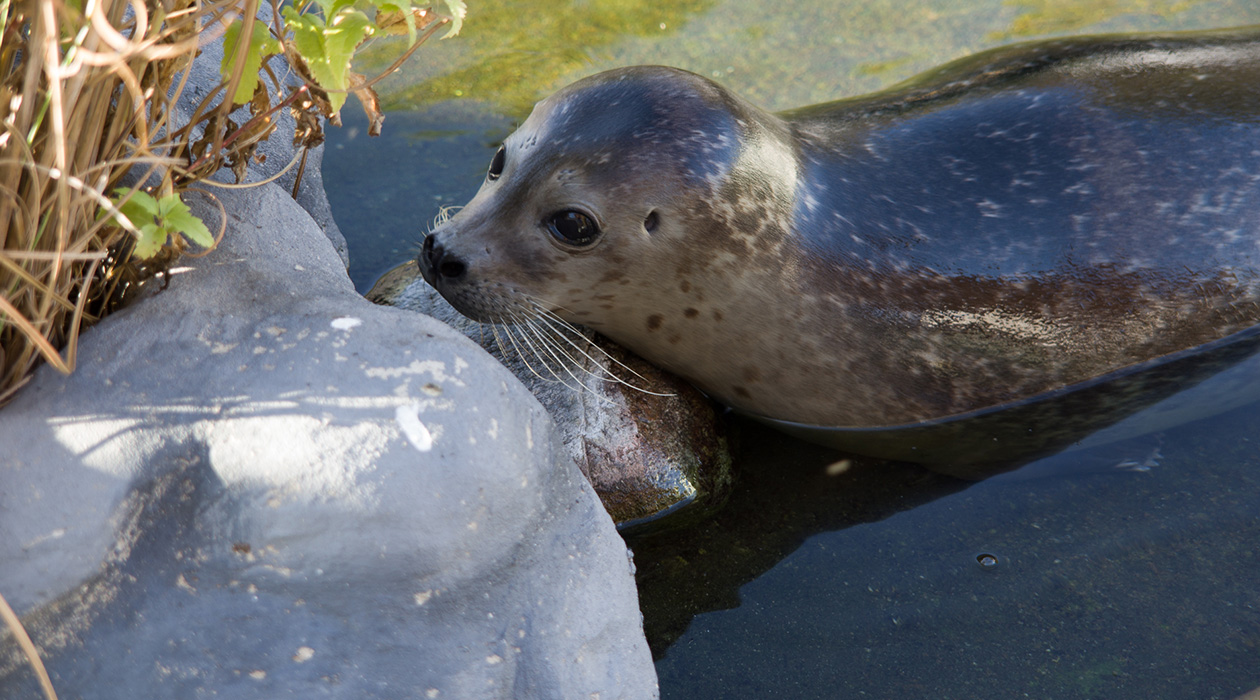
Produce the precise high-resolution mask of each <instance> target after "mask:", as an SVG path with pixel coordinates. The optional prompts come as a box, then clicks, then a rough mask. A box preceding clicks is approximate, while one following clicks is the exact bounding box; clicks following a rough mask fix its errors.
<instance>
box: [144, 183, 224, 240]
mask: <svg viewBox="0 0 1260 700" xmlns="http://www.w3.org/2000/svg"><path fill="white" fill-rule="evenodd" d="M158 205H159V206H160V207H161V214H160V215H159V218H160V219H162V221H163V224H164V227H165V228H166V229H167V230H168V231H170V232H171V233H174V232H176V231H178V232H179V233H181V234H183V235H184V237H186V238H187V239H188V240H190V241H192V242H193V243H196V244H197V245H199V246H201V247H202V248H212V247H214V236H212V235H210V229H208V228H206V225H205V224H204V223H202V221H201V219H198V218H197V217H195V216H193V213H192V210H190V209H189V208H188V205H187V204H184V203H183V202H182V201H180V199H179V195H178V194H174V193H172V194H170V195H169V196H166V197H163V198H162V199H161V200H160V201H159V202H158Z"/></svg>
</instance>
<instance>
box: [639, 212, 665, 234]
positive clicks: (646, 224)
mask: <svg viewBox="0 0 1260 700" xmlns="http://www.w3.org/2000/svg"><path fill="white" fill-rule="evenodd" d="M660 223H661V216H660V214H657V213H656V210H655V209H653V210H652V211H650V212H648V215H647V218H646V219H644V220H643V229H644V230H646V231H647V232H648V233H651V232H653V231H655V230H656V227H657V226H658V225H659V224H660Z"/></svg>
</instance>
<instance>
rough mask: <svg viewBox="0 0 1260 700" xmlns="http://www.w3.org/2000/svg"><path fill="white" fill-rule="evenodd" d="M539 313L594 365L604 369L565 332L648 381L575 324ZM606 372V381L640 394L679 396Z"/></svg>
mask: <svg viewBox="0 0 1260 700" xmlns="http://www.w3.org/2000/svg"><path fill="white" fill-rule="evenodd" d="M537 312H538V318H539V320H541V321H543V322H544V323H546V324H547V328H548V329H549V330H550V331H551V332H552V333H554V334H556V335H557V336H558V337H560V338H562V339H563V340H564V341H565V342H566V343H568V344H569V345H570V346H571V347H573V349H574V350H577V351H578V352H580V353H582V355H583V356H584V357H586V359H588V360H590V361H591V362H593V363H594V364H596V365H599V366H600V367H603V365H601V364H600V362H599V360H597V359H596V358H595V357H593V356H592V355H591V354H590V353H588V352H586V351H585V350H583V349H582V348H581V347H580V346H579V345H577V344H576V343H574V342H573V341H572V340H570V339H569V337H568V335H566V334H565V332H564V331H568V332H569V333H572V334H574V335H576V336H578V337H579V338H581V339H582V341H583V342H585V343H586V346H587V347H589V348H591V349H593V350H595V351H596V352H597V353H599V354H600V355H602V356H603V357H606V358H608V360H609V361H610V362H612V363H614V364H616V365H617V366H618V367H620V368H622V369H624V370H625V371H627V372H629V373H630V374H633V375H634V376H636V377H638V378H639V379H642V380H643V381H647V378H646V377H644V376H643V375H641V374H639V373H638V372H636V371H634V369H633V368H632V367H629V366H627V365H626V364H625V363H624V362H622V361H621V360H618V359H617V358H615V357H613V356H612V355H610V354H608V351H606V350H604V349H603V348H601V347H600V346H598V345H596V344H595V343H593V342H591V340H590V338H587V337H586V335H585V334H584V333H582V332H581V331H580V330H578V329H577V328H575V327H574V326H573V324H571V323H569V322H568V321H565V320H564V319H563V318H560V317H559V316H557V315H555V314H554V313H552V312H550V311H547V310H546V309H543V308H538V309H537ZM604 372H605V373H606V374H607V375H608V376H607V379H606V380H605V381H614V382H617V383H618V384H623V385H625V386H627V387H630V388H631V389H634V390H635V391H640V392H643V393H644V394H651V395H652V396H677V394H674V393H670V392H656V391H650V390H648V389H644V388H643V387H640V386H635V385H634V384H632V383H630V382H628V381H626V380H624V379H622V378H621V377H618V376H617V375H616V374H614V373H613V372H612V371H611V370H609V369H607V368H604Z"/></svg>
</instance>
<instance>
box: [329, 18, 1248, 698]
mask: <svg viewBox="0 0 1260 700" xmlns="http://www.w3.org/2000/svg"><path fill="white" fill-rule="evenodd" d="M469 5H470V7H469V14H468V19H467V21H466V23H465V25H464V26H465V29H464V32H463V34H461V36H460V37H458V38H456V39H452V40H448V41H442V42H435V43H434V44H433V45H432V46H426V47H425V48H423V49H422V50H421V51H419V52H418V53H417V54H416V57H415V58H414V59H413V60H412V61H411V62H410V63H409V64H407V66H406V67H405V68H404V69H403V70H402V71H401V72H400V73H398V74H396V75H394V76H391V77H390V78H388V79H387V80H385V81H383V82H382V83H381V84H380V85H379V86H378V87H379V88H380V89H381V90H382V97H383V102H384V104H385V106H386V108H387V109H388V110H389V114H388V118H387V121H386V124H385V134H384V135H383V136H382V137H380V138H376V139H369V138H368V137H367V136H366V135H365V134H364V128H365V127H364V122H363V119H362V117H361V115H359V114H356V113H355V105H354V101H353V100H351V101H350V103H349V104H348V105H347V108H346V109H345V110H344V117H345V122H346V126H345V127H344V128H342V129H340V130H338V129H330V132H329V145H328V150H327V153H326V155H325V162H324V178H325V182H326V184H327V187H328V191H329V197H330V199H331V201H332V206H333V213H334V215H335V216H336V218H337V221H338V224H339V225H340V226H341V228H342V230H343V232H344V233H345V234H346V237H347V239H348V240H349V243H350V254H351V274H352V277H353V278H354V280H355V283H356V285H358V286H359V288H360V289H361V290H366V289H367V287H368V286H370V285H371V283H372V281H373V280H374V279H375V278H376V277H377V276H378V275H379V274H380V273H382V272H384V271H385V270H386V269H388V268H390V267H392V266H393V265H395V264H398V263H399V262H402V261H403V260H405V259H406V258H408V257H410V256H411V255H413V254H414V252H415V250H416V248H417V246H418V244H419V241H420V239H421V237H422V236H423V234H424V232H425V230H426V228H427V224H428V222H429V221H430V220H431V219H432V218H433V217H434V216H435V215H436V214H437V212H438V210H439V209H440V208H441V207H442V206H446V205H458V204H463V203H464V202H465V201H467V200H468V199H469V198H470V197H471V196H472V194H473V193H474V192H475V191H476V189H477V188H478V187H479V186H480V183H481V181H482V178H483V176H484V173H485V168H486V166H487V164H488V163H489V161H490V158H491V156H492V155H493V152H494V149H495V148H496V147H497V144H498V142H499V141H500V140H501V139H502V138H503V137H504V136H506V135H507V133H509V132H510V130H511V128H512V126H513V125H514V124H516V123H519V122H520V121H521V120H523V119H524V117H525V116H526V114H528V110H529V107H530V106H531V105H532V104H533V102H535V101H536V100H538V99H540V98H541V97H543V96H545V95H546V94H548V93H550V92H551V91H552V90H554V89H555V88H557V87H560V86H562V85H564V84H566V83H568V82H571V81H572V80H575V79H577V78H579V77H582V76H584V75H587V74H590V73H594V72H598V71H600V70H605V69H608V68H612V67H615V66H620V65H630V64H636V63H661V64H668V65H674V66H678V67H681V68H686V69H689V70H693V71H696V72H699V73H702V74H705V75H708V76H711V77H714V78H716V79H718V80H719V81H721V82H723V83H724V84H726V85H728V86H729V87H731V88H733V89H735V90H736V91H738V92H740V93H741V94H743V95H744V96H746V97H748V98H749V99H751V100H752V101H754V102H757V103H759V104H761V105H763V106H765V107H767V108H770V109H786V108H789V107H797V106H802V105H806V104H811V103H815V102H822V101H828V100H833V99H836V98H839V97H844V96H848V95H854V94H861V93H863V92H868V91H871V90H875V89H878V88H881V87H884V86H887V85H889V84H892V83H895V82H898V81H900V80H903V79H905V78H907V77H910V76H911V75H913V74H915V73H917V72H920V71H922V70H925V69H928V68H930V67H932V66H934V65H937V64H939V63H942V62H944V61H947V60H950V59H952V58H956V57H959V56H961V55H965V54H967V53H971V52H974V51H977V50H982V49H985V48H990V47H992V46H996V45H1000V44H1003V43H1009V42H1013V41H1021V40H1025V39H1034V38H1040V37H1046V36H1054V35H1061V34H1071V33H1100V32H1120V31H1172V30H1187V29H1203V28H1215V27H1230V26H1242V25H1248V24H1260V3H1256V2H1255V0H1246V1H1242V0H1233V1H1224V0H1222V1H1215V2H1213V1H1203V2H1194V1H1193V0H1177V1H1173V0H1058V1H1055V0H1024V1H1017V2H996V1H987V0H986V1H983V2H963V1H961V0H959V1H954V2H949V1H939V0H938V1H915V2H909V1H904V2H898V1H895V0H873V1H864V2H860V3H859V2H850V3H829V2H818V1H813V2H779V3H745V2H733V1H731V2H718V1H716V0H680V1H679V2H673V3H651V2H646V1H644V0H631V1H627V2H601V1H598V0H588V1H586V2H566V3H543V2H522V1H518V2H510V3H509V2H477V1H476V0H470V2H469ZM397 50H398V46H397V45H396V44H393V45H390V44H388V43H381V44H377V45H374V46H371V47H369V49H368V50H367V51H366V52H365V55H364V57H363V59H362V60H361V61H360V63H359V65H358V66H357V68H358V69H359V70H360V71H361V72H366V73H371V72H372V70H373V68H379V67H383V66H384V65H387V63H388V61H389V60H391V59H392V56H393V55H394V53H395V52H396V51H397ZM1258 89H1260V87H1258ZM732 428H733V431H734V433H735V435H736V437H737V439H738V440H739V443H740V448H739V450H738V456H737V462H738V464H737V469H738V474H737V476H738V483H737V486H736V488H735V491H734V493H733V494H732V495H731V498H730V501H729V503H728V504H727V505H726V507H725V508H724V509H723V510H722V511H720V512H719V513H717V514H716V515H715V516H714V517H713V518H712V519H710V520H707V521H706V522H704V523H700V524H696V525H693V526H690V527H688V528H686V529H682V530H675V531H669V532H663V533H656V534H649V535H643V536H639V537H631V538H630V544H631V546H632V547H633V549H634V550H635V555H636V564H637V566H638V570H639V588H640V596H641V602H642V606H643V609H644V615H645V628H646V631H647V633H648V637H649V641H650V642H651V643H652V645H653V648H654V651H655V652H656V653H657V655H658V657H659V659H658V662H657V670H658V673H659V675H660V680H661V689H662V695H663V696H664V697H666V698H766V697H771V698H773V697H783V698H832V697H841V698H847V697H872V698H888V697H932V698H999V697H1000V698H1021V697H1031V698H1226V699H1228V698H1233V697H1235V696H1237V695H1239V694H1241V693H1243V692H1245V691H1248V690H1250V689H1252V688H1255V687H1257V686H1260V552H1258V551H1257V550H1258V547H1257V543H1258V542H1260V411H1257V409H1256V408H1255V407H1244V408H1242V409H1238V410H1235V411H1233V412H1231V413H1227V414H1224V415H1222V416H1216V417H1213V418H1210V419H1207V420H1202V421H1198V422H1196V423H1190V424H1187V425H1185V426H1182V427H1179V428H1175V429H1170V430H1167V431H1164V432H1162V433H1158V434H1155V435H1151V436H1146V437H1143V438H1139V439H1136V440H1132V441H1129V442H1123V443H1118V444H1115V445H1111V446H1108V447H1105V448H1100V449H1098V450H1092V451H1084V452H1075V453H1071V454H1067V455H1061V456H1059V457H1056V458H1052V459H1050V460H1044V461H1042V462H1040V463H1035V464H1033V465H1030V466H1028V467H1026V468H1024V469H1021V470H1019V471H1016V472H1013V473H1010V474H1006V475H1003V476H1001V477H997V478H993V479H990V480H988V481H984V482H981V483H978V484H970V483H966V482H960V481H956V480H952V479H949V478H947V477H943V476H939V475H936V474H933V473H931V472H928V471H926V470H923V469H920V468H918V467H914V466H911V465H903V464H891V463H881V462H877V461H873V460H854V461H853V462H852V463H850V464H849V465H848V469H847V470H844V471H843V472H842V473H839V474H836V472H838V471H841V470H838V469H836V468H834V465H835V463H836V461H837V460H838V459H839V457H838V456H837V455H836V454H834V453H829V452H826V451H824V450H821V449H819V448H815V447H811V446H809V445H805V444H803V443H796V442H793V441H791V440H788V439H786V438H783V437H781V436H779V435H777V434H775V433H772V432H769V431H767V430H765V429H763V428H760V427H758V426H755V425H751V424H744V423H742V422H740V421H737V420H736V421H733V425H732ZM1117 465H1119V466H1117ZM829 467H830V469H829ZM829 474H830V475H829Z"/></svg>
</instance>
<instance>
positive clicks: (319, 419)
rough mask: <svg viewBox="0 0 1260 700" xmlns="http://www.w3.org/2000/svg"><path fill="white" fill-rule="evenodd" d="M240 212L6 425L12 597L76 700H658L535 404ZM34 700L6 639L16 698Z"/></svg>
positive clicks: (2, 508) (27, 396)
mask: <svg viewBox="0 0 1260 700" xmlns="http://www.w3.org/2000/svg"><path fill="white" fill-rule="evenodd" d="M220 196H221V197H222V199H223V200H224V204H225V205H226V206H227V210H228V211H229V212H230V213H231V218H232V220H231V221H230V222H229V224H230V225H229V231H228V234H227V236H226V238H225V239H224V242H223V244H222V245H221V247H220V248H219V249H218V250H216V251H214V252H213V253H212V254H210V255H209V256H207V257H204V258H199V259H194V260H189V261H187V262H186V263H183V267H184V268H186V269H185V270H184V271H183V272H181V273H179V274H176V275H174V276H173V279H172V281H171V284H170V286H169V288H168V289H166V290H165V291H162V292H160V293H158V294H156V295H155V296H153V297H151V298H148V299H145V300H143V301H141V302H139V303H137V304H135V305H134V306H132V307H131V308H129V309H126V310H124V311H121V312H119V313H117V314H115V315H114V316H112V317H110V318H108V319H106V320H105V321H104V322H102V323H101V324H100V325H98V326H97V327H95V328H93V329H91V330H89V331H88V332H87V333H85V334H84V336H83V338H82V342H81V344H80V347H79V368H78V370H77V371H76V372H75V374H73V375H71V376H69V377H63V376H60V375H58V374H57V373H56V372H53V371H49V370H48V369H47V368H44V369H43V370H41V371H40V372H38V373H37V376H36V377H35V379H34V381H32V382H31V384H30V385H28V386H27V387H26V388H25V390H24V391H23V392H22V393H21V395H20V396H19V397H18V399H17V400H16V401H15V402H14V403H12V404H11V405H9V406H7V407H6V408H4V409H2V410H0V445H2V446H3V449H2V450H0V484H2V485H3V486H2V487H0V533H3V534H2V535H0V562H3V565H2V566H0V592H2V593H3V594H4V595H5V597H6V598H7V599H8V600H9V601H10V603H11V604H12V605H13V606H14V607H15V608H16V609H17V611H18V612H19V614H21V615H22V616H23V621H24V623H25V625H26V627H27V629H28V630H29V631H30V633H31V636H32V637H33V638H34V640H35V643H36V644H37V645H38V646H40V647H41V648H42V650H43V653H44V658H45V662H46V663H47V665H48V668H49V671H50V673H51V675H52V679H53V683H54V685H55V687H56V688H57V689H58V691H59V692H60V693H61V696H62V697H76V698H91V699H106V698H127V699H130V698H137V697H142V698H158V697H167V698H178V697H194V696H196V697H200V696H202V695H204V696H215V697H223V698H233V699H234V700H249V699H250V698H276V697H321V698H355V699H359V698H403V697H408V698H410V697H416V696H417V695H422V694H423V695H425V696H426V697H441V698H473V697H475V698H559V697H564V698H576V697H583V698H585V697H601V698H605V699H608V698H645V697H654V696H655V695H656V681H655V672H654V669H653V667H652V662H651V658H650V655H649V653H648V650H647V646H646V643H645V642H644V639H643V633H642V628H641V619H640V616H639V611H638V607H637V597H636V592H635V588H634V580H633V577H632V575H631V570H630V563H629V562H628V561H627V555H626V549H625V545H624V544H623V543H622V541H621V539H620V538H619V537H618V536H617V534H616V531H615V530H614V528H613V524H612V522H611V520H610V519H609V518H608V516H607V514H606V513H605V512H604V510H603V509H602V508H601V507H600V504H599V501H598V500H597V499H596V497H595V494H594V493H593V491H592V490H591V488H590V486H589V485H588V484H587V483H586V480H585V479H584V478H583V477H582V475H581V473H580V472H579V471H578V469H577V468H576V466H575V465H574V464H573V462H572V460H571V459H570V458H569V456H568V454H567V453H566V452H565V450H564V448H563V447H562V445H561V442H560V440H559V438H558V437H557V435H556V432H555V430H554V428H553V426H552V424H551V422H550V420H549V419H548V417H547V415H546V413H545V412H544V411H543V410H542V408H541V407H540V406H539V405H538V404H537V402H536V401H535V400H534V398H533V397H532V396H531V395H530V394H529V393H528V392H527V391H526V390H525V389H524V388H522V387H521V386H520V385H519V383H518V382H517V381H516V380H515V379H514V378H513V377H512V376H511V374H510V373H508V372H507V371H506V370H504V369H503V368H502V367H501V366H500V365H499V364H498V363H496V362H495V361H494V360H493V359H491V358H490V357H489V356H488V355H486V354H485V353H484V352H483V351H482V350H481V349H480V348H479V347H477V346H476V345H475V344H474V343H472V342H470V341H469V340H468V339H466V338H465V337H463V336H462V335H459V334H458V333H455V332H454V331H452V330H451V329H449V328H448V327H446V326H444V325H443V324H441V323H438V322H437V321H434V320H432V319H430V318H426V317H424V316H421V315H418V314H411V313H407V312H404V311H400V310H397V309H390V308H385V307H380V306H375V305H373V304H370V303H369V302H367V301H365V300H364V299H363V298H361V297H360V296H358V295H357V294H356V293H355V291H354V289H353V287H352V285H351V283H350V280H349V279H348V277H347V276H346V272H345V268H344V265H343V263H342V261H341V260H340V259H339V258H338V256H337V254H336V252H335V251H334V249H333V248H332V246H331V245H330V244H329V242H328V240H327V239H326V238H325V236H324V235H323V234H322V233H321V231H320V230H319V229H318V228H317V227H316V226H315V224H314V223H313V222H312V221H311V219H310V218H309V217H308V216H307V214H306V213H305V212H304V211H303V210H302V209H300V208H299V207H298V206H297V205H296V204H295V203H294V202H293V201H292V200H291V199H290V198H289V197H288V195H287V194H286V193H284V192H282V191H281V190H280V189H279V188H277V187H275V186H272V185H269V186H264V187H262V188H257V189H251V190H243V191H230V192H225V193H222V194H220ZM202 213H203V214H209V215H211V216H213V213H212V210H203V212H202ZM37 696H38V691H37V685H36V682H35V680H34V676H33V674H32V673H31V671H30V669H29V668H28V667H27V665H26V663H25V661H24V660H23V658H22V656H21V654H20V653H19V652H18V650H17V646H16V644H15V643H14V641H13V639H12V637H11V635H8V634H7V632H5V633H0V697H6V698H9V697H12V698H26V697H37Z"/></svg>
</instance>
